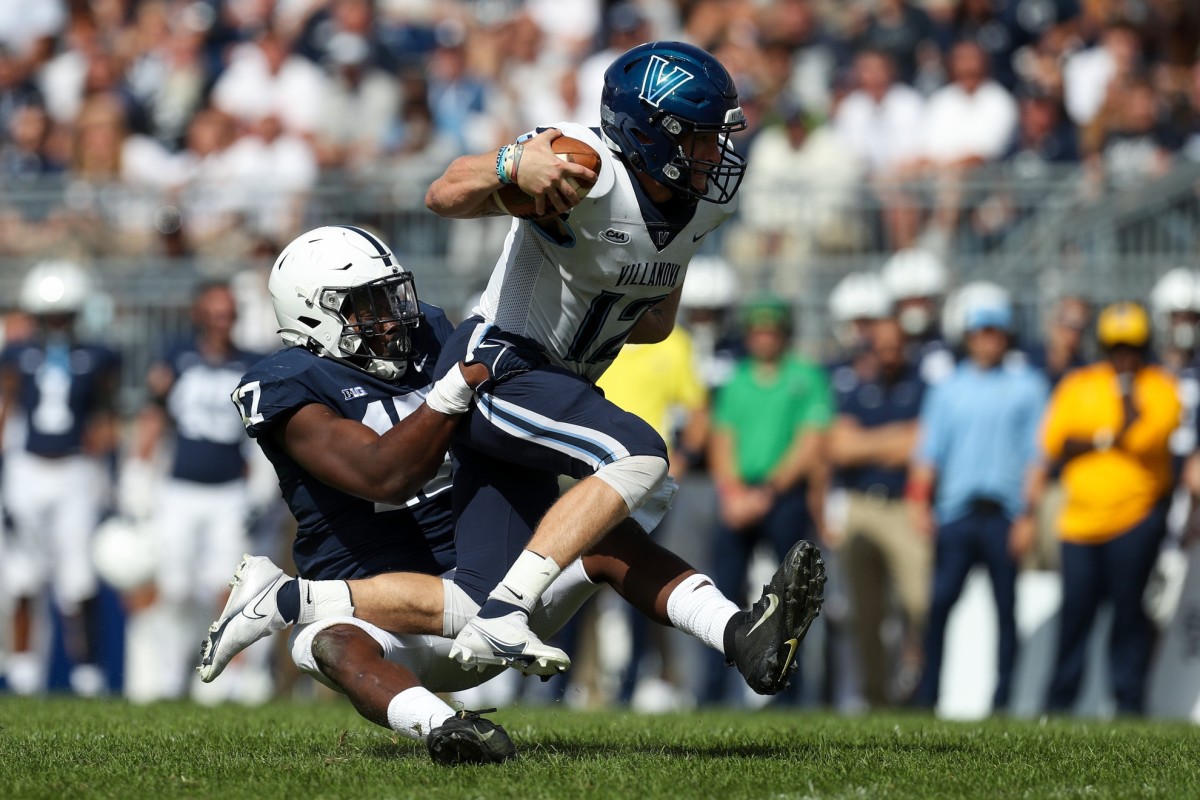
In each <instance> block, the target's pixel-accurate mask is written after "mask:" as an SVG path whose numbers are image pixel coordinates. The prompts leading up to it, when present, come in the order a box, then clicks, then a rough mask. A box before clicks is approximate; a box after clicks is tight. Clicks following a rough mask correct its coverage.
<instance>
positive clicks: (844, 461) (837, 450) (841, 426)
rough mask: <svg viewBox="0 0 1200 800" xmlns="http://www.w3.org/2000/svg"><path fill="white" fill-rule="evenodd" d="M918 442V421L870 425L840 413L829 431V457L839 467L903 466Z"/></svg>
mask: <svg viewBox="0 0 1200 800" xmlns="http://www.w3.org/2000/svg"><path fill="white" fill-rule="evenodd" d="M916 442H917V423H916V422H915V421H909V422H889V423H887V424H884V425H876V426H875V427H872V428H867V427H864V426H863V425H862V423H860V422H859V421H858V420H857V419H855V418H854V417H853V416H851V415H849V414H839V415H838V416H837V418H836V419H835V420H834V422H833V427H832V428H831V429H830V431H829V459H830V461H831V462H832V463H833V465H834V466H836V467H843V468H844V467H857V466H860V465H862V464H880V465H882V466H886V467H903V466H906V465H907V464H908V460H909V459H910V458H911V457H912V452H913V448H914V447H916Z"/></svg>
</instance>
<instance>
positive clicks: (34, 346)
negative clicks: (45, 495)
mask: <svg viewBox="0 0 1200 800" xmlns="http://www.w3.org/2000/svg"><path fill="white" fill-rule="evenodd" d="M120 363H121V362H120V356H118V355H117V353H116V352H115V351H113V350H110V349H109V348H107V347H103V346H101V345H95V344H79V343H77V342H69V341H63V342H61V343H54V342H52V341H51V342H43V341H37V340H34V341H26V342H18V343H16V344H14V345H12V346H10V347H8V348H6V349H5V350H4V352H3V354H0V364H3V366H4V368H5V369H11V370H14V371H15V372H16V373H17V376H18V378H19V382H20V388H19V390H18V394H17V402H18V403H19V404H20V406H21V413H22V415H23V416H24V420H25V449H26V450H28V451H29V452H30V453H33V454H35V455H39V456H46V457H49V458H57V457H60V456H66V455H72V454H75V453H79V452H80V451H81V450H82V448H83V435H84V430H85V429H86V427H87V421H88V419H89V418H90V417H91V416H92V415H93V414H95V413H96V412H97V411H99V410H102V409H107V408H109V407H110V405H111V403H112V400H113V398H112V397H111V395H110V393H111V392H112V391H114V390H115V389H116V382H117V371H118V369H119V368H120Z"/></svg>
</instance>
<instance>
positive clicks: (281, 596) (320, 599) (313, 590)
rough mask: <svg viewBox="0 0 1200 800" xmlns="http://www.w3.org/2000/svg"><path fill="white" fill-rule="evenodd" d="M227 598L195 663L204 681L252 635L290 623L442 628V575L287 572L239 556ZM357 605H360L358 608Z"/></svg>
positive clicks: (256, 637) (264, 561) (412, 629)
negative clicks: (333, 576) (352, 576)
mask: <svg viewBox="0 0 1200 800" xmlns="http://www.w3.org/2000/svg"><path fill="white" fill-rule="evenodd" d="M230 587H231V589H230V592H229V599H228V600H227V601H226V602H225V608H224V609H223V610H222V611H221V614H220V616H218V617H217V619H216V620H215V621H214V622H213V623H212V625H210V626H209V629H208V635H207V636H206V637H205V639H204V641H203V642H202V644H201V647H200V665H199V666H198V667H197V670H198V671H199V673H200V678H201V680H203V681H204V682H205V683H208V682H211V681H213V680H215V679H216V678H217V676H219V675H220V674H221V673H222V672H223V671H224V669H225V667H226V666H228V664H229V662H230V661H231V660H232V659H233V657H234V656H236V655H237V654H238V653H240V652H241V651H242V650H245V649H246V648H247V647H249V646H250V645H251V644H253V643H254V642H256V641H258V640H259V639H262V638H264V637H266V636H269V635H270V634H272V633H275V632H276V631H281V630H283V629H284V628H287V627H288V626H290V625H307V624H310V623H312V622H316V621H319V620H324V619H329V618H331V617H351V616H356V615H357V616H359V618H361V619H365V620H366V621H369V622H375V623H378V624H379V625H380V626H381V627H383V628H384V629H386V630H399V631H404V632H406V633H414V634H443V633H444V627H443V626H444V621H443V610H444V609H445V604H444V602H443V594H444V592H445V588H444V586H443V582H442V580H441V578H438V577H436V576H433V575H423V574H420V573H416V572H393V573H385V574H382V575H376V576H374V577H371V578H366V579H359V580H349V581H343V580H307V579H304V578H293V577H291V576H289V575H287V574H286V573H284V571H283V570H282V569H280V568H279V567H278V566H276V565H275V563H274V562H272V561H271V559H269V558H267V557H265V556H252V555H248V554H247V555H246V556H245V557H243V558H242V561H241V563H240V564H239V565H238V567H237V571H236V572H235V573H234V576H233V580H232V581H231V582H230ZM360 608H361V610H360Z"/></svg>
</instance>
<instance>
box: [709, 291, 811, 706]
mask: <svg viewBox="0 0 1200 800" xmlns="http://www.w3.org/2000/svg"><path fill="white" fill-rule="evenodd" d="M743 330H744V334H745V344H746V351H747V355H746V356H745V357H744V358H742V359H741V361H739V362H738V364H737V367H736V368H735V370H734V373H733V376H732V377H731V378H730V380H729V382H728V383H726V384H725V385H724V386H722V387H721V389H720V391H719V392H718V394H717V396H716V401H715V410H714V414H713V432H712V437H711V440H710V443H709V467H710V470H711V472H712V477H713V481H714V482H715V484H716V487H717V505H718V515H717V530H716V532H715V536H714V539H713V571H712V577H713V580H714V581H715V582H716V584H717V588H718V589H720V590H721V591H722V592H724V593H725V596H726V597H730V598H734V599H735V600H736V599H737V598H745V597H746V571H747V568H748V566H749V562H750V557H751V555H752V554H753V552H754V549H755V547H756V546H757V545H758V544H759V542H760V541H764V540H765V541H767V542H769V543H770V544H771V545H772V546H773V547H774V548H775V551H776V553H777V554H778V557H779V558H780V559H782V558H783V556H784V554H785V553H787V551H788V549H789V548H790V547H791V546H792V545H793V544H795V543H796V542H797V541H798V540H799V539H813V538H815V531H816V526H815V525H814V522H813V520H814V518H817V516H818V515H816V514H814V510H815V509H813V508H812V507H811V506H810V496H811V497H816V496H818V495H820V491H819V490H814V491H811V492H810V488H813V487H814V486H816V485H817V484H819V483H820V480H821V476H822V474H823V470H824V465H823V459H822V449H823V445H824V436H825V433H826V431H827V430H828V429H829V427H830V425H831V424H832V422H833V401H832V398H831V394H830V390H829V383H828V380H827V379H826V376H825V371H824V370H823V369H821V368H820V367H819V366H818V365H817V364H815V363H812V362H810V361H807V360H805V359H803V358H799V357H797V356H794V355H792V354H791V353H790V352H789V351H790V348H791V343H792V310H791V308H790V306H789V305H788V304H787V303H786V302H784V301H783V300H782V299H780V298H778V297H774V296H763V297H760V298H757V299H755V300H754V301H752V302H751V303H749V304H748V305H747V307H746V308H745V310H744V316H743ZM817 488H818V489H819V487H817ZM792 684H793V685H792V689H791V690H789V692H787V693H785V694H784V695H781V699H783V700H784V701H785V702H788V701H791V702H796V701H797V700H798V698H799V694H800V692H799V687H800V680H799V677H798V676H797V678H796V679H794V680H793V681H792ZM725 687H726V673H725V671H724V670H723V669H722V668H721V664H720V662H719V661H715V660H714V661H713V662H712V668H711V669H709V670H708V673H707V676H706V680H705V685H704V687H703V691H702V700H703V701H704V702H706V703H720V702H724V701H725V700H726V694H725Z"/></svg>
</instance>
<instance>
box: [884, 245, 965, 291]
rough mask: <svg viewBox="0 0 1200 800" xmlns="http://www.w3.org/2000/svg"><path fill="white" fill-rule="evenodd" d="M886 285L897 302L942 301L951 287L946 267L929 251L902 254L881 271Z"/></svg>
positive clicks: (897, 252)
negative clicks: (926, 298)
mask: <svg viewBox="0 0 1200 800" xmlns="http://www.w3.org/2000/svg"><path fill="white" fill-rule="evenodd" d="M880 277H881V278H882V279H883V285H884V286H885V287H886V288H887V290H888V293H889V294H891V296H892V299H893V300H897V301H900V300H907V299H909V298H913V297H941V296H942V295H943V294H945V293H946V286H947V284H948V283H949V281H948V276H947V273H946V265H945V264H944V263H942V260H941V259H940V258H938V257H937V256H936V255H934V254H933V253H931V252H929V251H928V250H920V249H917V248H910V249H907V250H898V251H896V253H894V254H893V255H892V257H891V258H889V259H888V260H887V262H886V263H885V264H884V265H883V269H882V270H881V271H880Z"/></svg>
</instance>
